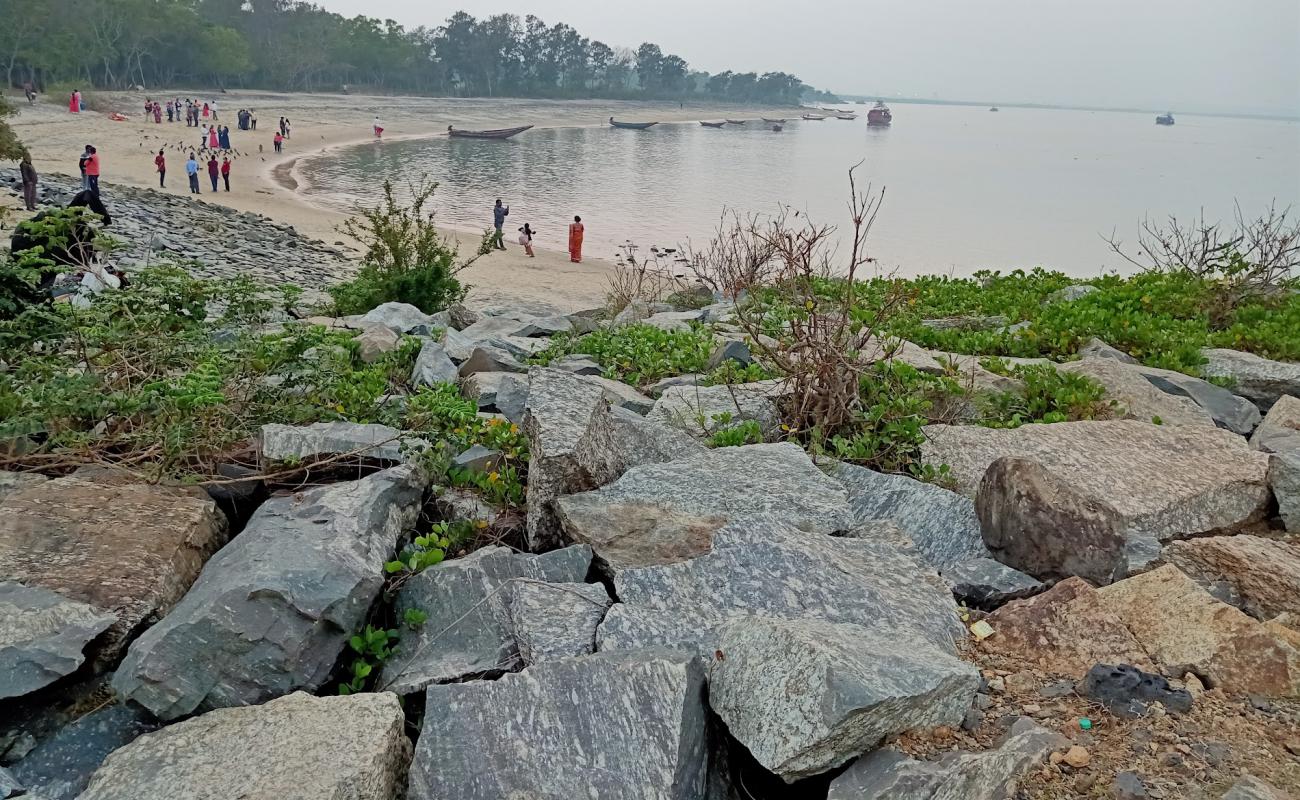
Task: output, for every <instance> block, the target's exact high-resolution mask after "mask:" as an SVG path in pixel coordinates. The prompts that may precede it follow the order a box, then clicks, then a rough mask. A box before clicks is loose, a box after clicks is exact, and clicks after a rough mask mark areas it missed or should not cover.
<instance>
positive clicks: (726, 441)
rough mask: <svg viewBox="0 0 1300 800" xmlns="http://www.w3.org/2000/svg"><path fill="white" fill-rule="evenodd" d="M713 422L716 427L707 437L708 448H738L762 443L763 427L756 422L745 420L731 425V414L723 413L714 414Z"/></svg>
mask: <svg viewBox="0 0 1300 800" xmlns="http://www.w3.org/2000/svg"><path fill="white" fill-rule="evenodd" d="M713 421H714V423H715V424H716V425H717V426H718V427H717V428H715V430H714V432H713V435H711V436H710V437H709V447H740V446H741V445H746V444H762V443H763V426H762V425H759V424H758V422H757V421H756V420H752V419H747V420H743V421H741V422H736V423H734V424H733V423H732V420H731V414H730V413H729V412H725V411H724V412H723V413H721V414H714V415H713Z"/></svg>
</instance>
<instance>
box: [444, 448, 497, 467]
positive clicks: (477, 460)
mask: <svg viewBox="0 0 1300 800" xmlns="http://www.w3.org/2000/svg"><path fill="white" fill-rule="evenodd" d="M451 465H452V466H453V467H457V468H459V469H467V470H469V471H471V472H492V471H493V470H495V469H496V468H497V467H498V466H500V465H501V451H500V450H493V449H492V448H490V447H484V446H483V445H481V444H476V445H473V446H471V447H470V448H469V449H468V450H466V451H465V452H463V453H460V454H459V455H457V456H456V457H455V458H453V459H452V460H451Z"/></svg>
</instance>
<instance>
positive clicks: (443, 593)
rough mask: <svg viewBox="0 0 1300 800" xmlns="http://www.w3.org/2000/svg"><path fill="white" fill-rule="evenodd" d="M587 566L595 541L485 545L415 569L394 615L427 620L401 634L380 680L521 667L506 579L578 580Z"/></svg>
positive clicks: (386, 685)
mask: <svg viewBox="0 0 1300 800" xmlns="http://www.w3.org/2000/svg"><path fill="white" fill-rule="evenodd" d="M590 566H591V548H589V547H584V546H576V547H566V548H564V549H563V550H555V551H552V552H550V553H543V554H542V555H529V554H527V553H515V552H513V551H511V550H509V549H507V548H504V547H485V548H483V549H481V550H476V551H475V552H473V553H471V554H470V555H468V556H466V557H464V558H457V559H454V560H452V561H444V562H442V563H441V564H435V565H434V566H432V567H429V568H428V569H426V570H424V571H423V572H421V573H419V574H418V575H415V576H413V577H411V579H410V580H408V581H407V582H406V583H405V584H403V585H402V588H401V591H399V592H398V594H397V600H396V603H395V611H396V615H397V618H398V619H401V618H402V615H403V614H405V613H406V610H407V609H411V608H414V609H419V610H421V611H423V612H424V613H425V614H427V615H428V616H429V622H428V623H426V624H425V625H424V626H422V627H421V628H420V629H419V630H417V631H415V632H408V633H406V634H405V635H404V636H403V637H402V645H401V648H400V649H399V650H398V652H397V654H396V655H395V656H393V658H391V659H390V660H389V661H388V662H387V663H385V664H384V669H383V673H382V674H381V675H380V679H379V683H378V686H379V688H381V689H384V690H389V691H395V692H397V693H399V694H410V693H411V692H414V691H418V690H420V689H423V688H424V687H425V686H428V685H429V684H431V683H441V682H444V681H452V680H458V679H461V678H465V677H470V676H480V675H496V674H499V673H501V672H506V671H509V670H512V669H516V668H518V667H519V665H520V662H519V653H518V651H517V650H516V647H515V637H514V634H513V632H512V630H511V619H510V607H509V598H510V594H509V590H510V587H509V586H508V585H507V584H509V583H511V582H512V581H515V580H516V579H526V580H529V581H544V582H554V583H581V582H582V580H583V579H584V578H586V576H587V570H588V568H589V567H590ZM448 626H450V627H448Z"/></svg>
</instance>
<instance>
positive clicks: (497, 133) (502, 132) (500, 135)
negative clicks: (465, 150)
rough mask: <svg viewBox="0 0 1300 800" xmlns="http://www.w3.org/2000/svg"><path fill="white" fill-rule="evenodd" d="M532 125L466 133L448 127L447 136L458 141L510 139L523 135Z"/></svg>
mask: <svg viewBox="0 0 1300 800" xmlns="http://www.w3.org/2000/svg"><path fill="white" fill-rule="evenodd" d="M531 127H533V126H532V125H521V126H520V127H518V128H497V129H495V130H490V131H466V130H459V129H457V128H453V127H452V126H450V125H448V126H447V135H448V136H451V137H453V138H456V139H509V138H510V137H511V136H514V135H515V134H517V133H523V132H524V131H526V130H528V129H529V128H531Z"/></svg>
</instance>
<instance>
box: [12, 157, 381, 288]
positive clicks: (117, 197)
mask: <svg viewBox="0 0 1300 800" xmlns="http://www.w3.org/2000/svg"><path fill="white" fill-rule="evenodd" d="M173 178H174V179H176V180H184V179H185V176H184V175H183V174H182V172H180V171H178V172H177V174H176V175H174V176H173ZM202 180H204V181H206V180H207V176H206V173H205V174H204V175H203V176H202ZM0 186H3V187H5V188H7V189H8V190H9V191H11V192H13V193H14V194H15V195H19V196H21V190H22V184H21V181H20V178H19V176H18V170H16V169H0ZM205 186H206V184H205ZM80 189H81V184H80V182H79V181H77V180H74V179H72V178H69V177H68V176H66V175H57V174H56V175H42V176H41V180H40V184H39V194H38V198H37V200H38V208H45V207H49V206H54V207H63V206H66V205H67V204H68V201H70V200H71V199H72V198H73V196H74V195H76V193H77V192H78V191H80ZM101 199H102V200H103V202H104V204H105V206H106V207H107V209H108V212H109V214H111V215H112V224H111V225H109V226H108V227H106V228H105V232H106V233H108V234H109V235H111V236H112V237H113V238H114V239H116V240H117V241H118V242H119V244H120V247H118V248H117V249H115V250H114V251H113V253H112V255H111V256H110V259H111V260H112V261H114V262H116V263H117V264H118V265H120V266H121V267H122V268H124V269H125V270H126V271H127V272H128V273H129V272H130V271H131V270H132V269H136V268H139V267H144V266H147V265H149V264H158V263H162V262H166V263H175V264H177V265H180V266H184V267H185V268H187V269H189V270H190V271H191V272H192V273H193V274H195V275H198V276H200V277H206V278H233V277H236V276H239V275H247V276H249V277H252V278H256V279H258V280H259V281H263V282H266V283H275V284H282V283H283V284H293V285H297V286H301V287H303V288H304V289H308V290H312V289H319V288H320V287H322V286H324V285H327V284H329V283H333V282H334V281H337V280H339V279H340V278H341V277H346V276H348V275H350V274H351V273H352V272H354V271H355V270H356V263H355V259H354V258H353V259H350V258H349V256H348V254H347V253H346V252H345V251H344V249H343V248H342V247H341V246H338V245H329V244H326V243H325V242H322V241H319V240H316V239H311V238H308V237H306V236H303V235H301V234H299V233H298V232H297V231H295V230H294V228H293V226H292V225H284V224H281V223H278V222H275V221H274V220H271V219H270V218H268V217H264V216H262V215H261V214H253V213H250V212H245V211H236V210H234V209H232V208H227V207H226V206H223V205H219V204H217V203H204V202H197V201H195V200H193V199H191V198H190V197H188V196H185V195H181V196H177V195H171V194H166V193H164V192H155V191H152V190H149V189H136V188H132V187H129V186H121V185H117V184H103V185H102V187H101ZM7 246H8V244H7V240H6V247H7Z"/></svg>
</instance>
